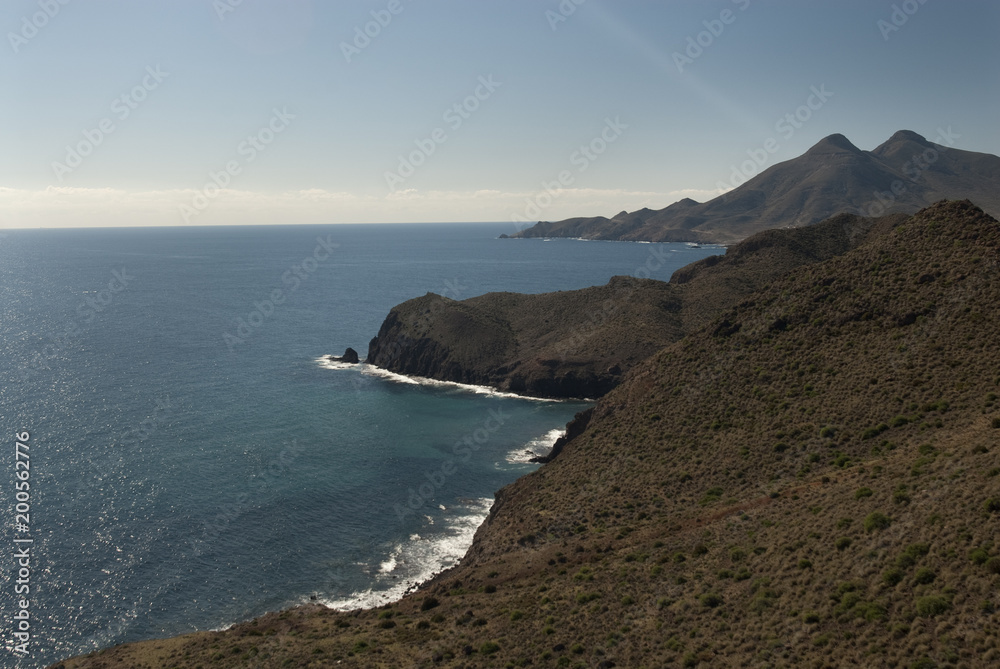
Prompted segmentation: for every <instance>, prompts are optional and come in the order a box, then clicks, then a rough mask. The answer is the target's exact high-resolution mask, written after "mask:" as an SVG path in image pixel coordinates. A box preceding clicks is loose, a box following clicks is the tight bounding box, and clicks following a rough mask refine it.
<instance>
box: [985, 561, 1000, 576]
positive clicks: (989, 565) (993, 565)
mask: <svg viewBox="0 0 1000 669" xmlns="http://www.w3.org/2000/svg"><path fill="white" fill-rule="evenodd" d="M986 571H988V572H990V573H991V574H1000V557H992V558H990V559H989V560H987V561H986Z"/></svg>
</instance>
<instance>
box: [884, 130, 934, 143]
mask: <svg viewBox="0 0 1000 669" xmlns="http://www.w3.org/2000/svg"><path fill="white" fill-rule="evenodd" d="M898 142H917V143H918V144H929V142H928V141H927V139H926V138H925V137H924V136H923V135H918V134H917V133H915V132H913V131H912V130H900V131H898V132H896V133H895V134H893V136H892V137H890V138H889V140H888V141H887V142H886V144H895V143H898Z"/></svg>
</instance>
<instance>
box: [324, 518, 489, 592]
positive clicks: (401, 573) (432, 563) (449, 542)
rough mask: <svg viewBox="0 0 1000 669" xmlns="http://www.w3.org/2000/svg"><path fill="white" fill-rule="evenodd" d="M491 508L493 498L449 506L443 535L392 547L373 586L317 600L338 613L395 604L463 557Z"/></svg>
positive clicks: (416, 536) (419, 537) (416, 537)
mask: <svg viewBox="0 0 1000 669" xmlns="http://www.w3.org/2000/svg"><path fill="white" fill-rule="evenodd" d="M492 505H493V500H492V498H482V499H475V500H464V501H463V503H462V504H461V505H456V506H454V507H452V511H454V512H455V514H454V515H451V516H449V517H447V518H446V519H445V525H446V529H445V530H444V531H443V532H440V533H435V534H434V535H433V536H430V537H424V536H422V535H420V534H411V535H410V538H409V541H407V542H405V543H403V544H398V545H396V546H394V547H393V549H392V550H391V551H390V554H389V556H388V557H387V558H386V559H383V560H382V561H381V562H380V565H381V566H382V567H383V568H382V569H380V570H379V573H378V574H377V575H376V578H375V580H374V582H373V585H372V587H369V588H366V589H364V590H359V591H356V592H353V593H351V594H350V595H347V596H346V597H342V598H339V599H336V598H330V597H323V596H319V597H317V600H316V601H318V603H320V604H323V605H324V606H327V607H329V608H331V609H336V610H339V611H352V610H355V609H359V608H374V607H378V606H382V605H383V604H389V603H392V602H395V601H398V600H399V599H401V598H402V597H403V596H404V595H406V594H407V593H408V592H410V591H412V590H415V589H416V588H418V587H419V586H420V584H422V583H424V582H426V581H428V580H429V579H431V578H433V577H434V576H436V575H437V574H439V573H441V572H442V571H444V570H445V569H450V568H451V567H454V566H455V565H457V564H458V563H459V562H460V561H461V560H462V558H463V557H465V553H466V552H467V551H468V550H469V546H471V545H472V538H473V537H474V536H475V534H476V530H478V529H479V526H480V525H482V523H483V521H484V520H486V516H487V515H489V511H490V507H491V506H492ZM390 563H391V564H392V568H391V569H389V570H386V569H385V568H384V567H386V566H388V565H389V564H390Z"/></svg>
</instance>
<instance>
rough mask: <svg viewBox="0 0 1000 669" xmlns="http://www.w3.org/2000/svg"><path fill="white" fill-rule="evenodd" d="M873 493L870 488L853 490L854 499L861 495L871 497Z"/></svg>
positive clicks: (859, 497) (861, 496)
mask: <svg viewBox="0 0 1000 669" xmlns="http://www.w3.org/2000/svg"><path fill="white" fill-rule="evenodd" d="M873 494H874V493H873V492H872V489H871V488H858V489H857V490H855V491H854V499H861V498H863V497H871V496H872V495H873Z"/></svg>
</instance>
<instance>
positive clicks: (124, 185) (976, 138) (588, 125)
mask: <svg viewBox="0 0 1000 669" xmlns="http://www.w3.org/2000/svg"><path fill="white" fill-rule="evenodd" d="M577 3H579V4H577ZM379 21H381V23H380V22H379ZM998 28H1000V3H997V2H995V1H974V0H970V1H967V2H952V1H946V0H925V1H924V2H920V0H907V1H906V2H899V1H896V2H889V1H882V0H835V1H833V0H831V1H829V2H818V1H803V0H797V1H795V2H792V1H777V0H774V1H770V2H769V1H766V0H718V1H714V2H664V1H661V2H641V1H636V2H623V1H620V2H610V1H602V0H575V1H574V0H563V1H562V2H559V1H558V0H533V1H530V2H529V1H527V0H504V1H503V2H499V1H497V2H480V1H477V2H474V1H471V0H465V1H442V0H377V1H374V2H348V1H337V2H320V1H319V0H311V1H310V0H242V1H240V0H214V1H213V0H170V1H169V2H167V1H165V0H158V1H156V2H153V1H152V0H61V1H60V0H5V2H4V3H3V5H2V7H0V32H2V33H3V35H4V39H3V43H2V44H0V81H2V84H3V91H4V93H5V94H4V101H3V103H2V104H0V137H2V139H0V227H35V226H52V227H62V226H104V225H219V224H249V223H252V224H268V223H354V222H409V221H414V222H418V221H511V220H514V219H518V218H526V219H528V220H531V219H544V220H556V219H561V218H566V217H569V216H577V215H607V216H610V215H613V214H615V213H617V212H618V211H620V210H622V209H628V210H634V209H637V208H640V207H643V206H648V207H651V208H660V207H664V206H666V205H668V204H670V203H671V202H674V201H676V200H678V199H680V198H682V197H692V198H694V199H696V200H699V201H704V200H706V199H709V198H711V197H713V196H715V195H717V194H718V193H719V192H721V191H720V189H722V188H725V187H726V184H727V182H728V181H729V180H730V176H731V174H732V167H733V166H734V165H739V164H740V163H742V162H743V161H745V160H746V159H747V157H748V151H750V152H753V151H755V150H757V149H759V148H760V147H761V146H763V145H764V143H765V142H766V141H767V140H769V139H772V138H773V139H775V140H777V145H778V150H777V151H776V152H774V153H773V154H769V155H768V156H767V160H766V162H765V164H764V165H762V166H761V168H762V169H763V168H766V167H767V166H769V165H771V164H774V163H776V162H780V161H781V160H786V159H789V158H793V157H795V156H797V155H799V154H801V153H802V152H803V151H805V150H806V149H808V148H809V147H810V146H811V145H812V144H814V143H815V142H816V141H818V140H819V139H821V138H822V137H824V136H826V135H829V134H831V133H835V132H839V133H843V134H845V135H846V136H847V137H848V138H849V139H851V141H853V142H854V143H855V144H856V145H857V146H859V147H860V148H862V149H873V148H875V146H877V145H878V144H879V143H881V142H883V141H885V140H886V139H887V138H888V137H889V136H890V135H891V134H892V133H893V132H895V131H896V130H899V129H903V128H905V129H909V130H914V131H916V132H918V133H920V134H922V135H924V136H926V137H927V138H928V139H931V140H934V139H935V138H936V137H937V135H938V132H939V131H938V129H939V128H944V129H947V128H949V127H950V128H951V132H952V133H953V134H954V135H955V136H957V139H956V141H955V146H957V147H959V148H963V149H967V150H973V151H983V152H988V153H994V154H1000V130H998V126H997V122H996V119H997V118H998V117H1000V114H998V112H1000V77H998V72H1000V40H998V39H997V36H998ZM366 30H367V32H368V35H365V31H366ZM359 35H360V36H359ZM371 35H373V36H371ZM699 42H700V44H699ZM814 90H816V91H821V92H824V94H823V95H822V96H821V97H816V96H815V94H814V92H813V91H814ZM811 95H812V96H813V97H812V98H810V96H811ZM808 103H811V104H812V107H813V108H812V109H810V108H809V107H803V105H807V104H808ZM456 105H457V108H456ZM796 113H798V114H799V118H798V120H796V122H795V123H794V125H791V124H789V123H787V122H786V123H785V124H784V125H783V126H776V123H777V122H778V121H779V120H780V119H782V118H784V117H785V116H786V115H787V114H793V115H794V114H796ZM779 128H781V129H780V130H779ZM772 146H773V145H772ZM581 147H583V149H585V150H582V148H581ZM84 154H85V155H84ZM401 160H402V162H401ZM213 175H214V176H213Z"/></svg>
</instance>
